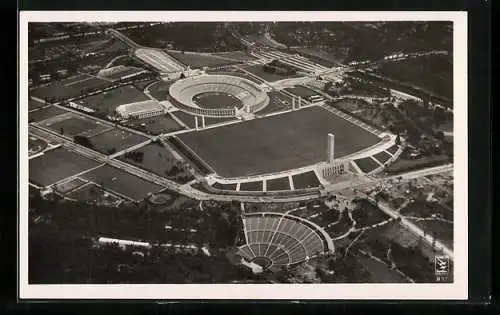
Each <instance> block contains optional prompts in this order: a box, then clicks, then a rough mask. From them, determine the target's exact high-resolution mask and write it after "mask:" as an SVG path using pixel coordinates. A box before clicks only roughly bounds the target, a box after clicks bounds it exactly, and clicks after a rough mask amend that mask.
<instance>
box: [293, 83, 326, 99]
mask: <svg viewBox="0 0 500 315" xmlns="http://www.w3.org/2000/svg"><path fill="white" fill-rule="evenodd" d="M285 90H286V91H288V92H290V93H292V94H295V95H297V96H300V97H302V98H304V99H308V98H309V97H311V96H314V95H319V94H318V93H316V92H314V91H313V90H311V89H308V88H306V87H305V86H301V85H298V86H294V87H291V88H286V89H285Z"/></svg>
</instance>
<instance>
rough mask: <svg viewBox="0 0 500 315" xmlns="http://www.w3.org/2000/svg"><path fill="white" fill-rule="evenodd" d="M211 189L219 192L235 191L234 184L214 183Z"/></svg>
mask: <svg viewBox="0 0 500 315" xmlns="http://www.w3.org/2000/svg"><path fill="white" fill-rule="evenodd" d="M213 187H214V188H217V189H221V190H236V184H222V183H215V184H214V185H213Z"/></svg>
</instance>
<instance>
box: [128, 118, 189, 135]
mask: <svg viewBox="0 0 500 315" xmlns="http://www.w3.org/2000/svg"><path fill="white" fill-rule="evenodd" d="M127 126H129V127H130V128H133V129H137V130H140V131H142V132H146V133H150V134H153V135H158V134H161V133H167V132H172V131H177V130H181V129H184V127H182V126H181V125H179V123H178V122H177V121H175V119H173V118H172V117H171V116H170V115H169V114H166V115H160V116H154V117H148V118H141V119H132V120H129V121H128V122H127Z"/></svg>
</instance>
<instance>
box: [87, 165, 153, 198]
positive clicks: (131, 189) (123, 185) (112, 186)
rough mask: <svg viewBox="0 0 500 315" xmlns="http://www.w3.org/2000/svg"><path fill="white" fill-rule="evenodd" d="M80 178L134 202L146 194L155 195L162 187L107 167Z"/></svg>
mask: <svg viewBox="0 0 500 315" xmlns="http://www.w3.org/2000/svg"><path fill="white" fill-rule="evenodd" d="M80 177H82V178H84V179H86V180H88V181H92V182H94V183H96V184H97V185H99V186H102V187H104V189H106V190H109V191H110V192H116V193H118V194H121V195H125V196H128V197H129V198H131V199H134V200H140V199H142V198H144V197H146V195H147V194H148V193H156V192H158V191H160V190H162V189H163V187H162V186H159V185H156V184H154V183H151V182H148V181H146V180H144V179H142V178H140V177H137V176H135V175H132V174H129V173H127V172H125V171H122V170H120V169H117V168H115V167H112V166H109V165H104V166H102V167H99V168H97V169H95V170H93V171H91V172H88V173H85V174H84V175H82V176H80Z"/></svg>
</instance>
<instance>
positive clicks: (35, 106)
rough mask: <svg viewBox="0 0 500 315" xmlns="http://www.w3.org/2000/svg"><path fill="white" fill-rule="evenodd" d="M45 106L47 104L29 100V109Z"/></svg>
mask: <svg viewBox="0 0 500 315" xmlns="http://www.w3.org/2000/svg"><path fill="white" fill-rule="evenodd" d="M43 106H45V104H44V103H40V102H38V101H35V100H31V99H30V100H29V101H28V110H33V109H37V108H40V107H43Z"/></svg>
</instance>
